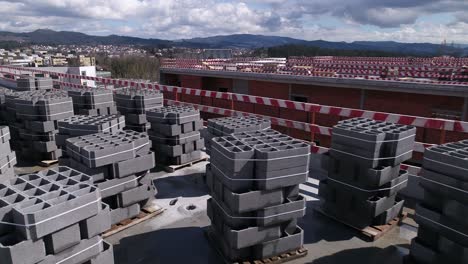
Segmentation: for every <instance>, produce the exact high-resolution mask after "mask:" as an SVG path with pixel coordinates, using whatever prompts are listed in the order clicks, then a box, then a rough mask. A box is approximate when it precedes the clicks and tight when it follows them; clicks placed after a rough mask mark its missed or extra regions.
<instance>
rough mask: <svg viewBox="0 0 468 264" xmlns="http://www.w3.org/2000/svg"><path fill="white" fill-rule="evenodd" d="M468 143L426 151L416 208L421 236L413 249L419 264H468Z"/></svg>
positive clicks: (448, 145) (411, 255) (414, 258)
mask: <svg viewBox="0 0 468 264" xmlns="http://www.w3.org/2000/svg"><path fill="white" fill-rule="evenodd" d="M467 172H468V140H464V141H460V142H455V143H448V144H444V145H440V146H434V147H430V148H428V149H426V150H425V152H424V162H423V170H422V175H421V177H420V185H421V186H422V188H423V189H424V199H423V200H422V203H421V204H419V205H418V206H417V207H416V218H415V220H416V222H417V223H418V224H419V228H418V236H417V237H416V238H414V239H413V241H412V243H411V248H410V257H411V259H412V260H413V261H414V262H415V263H418V264H436V263H437V264H439V263H446V264H462V263H468V222H467V217H468V207H467V204H468V173H467Z"/></svg>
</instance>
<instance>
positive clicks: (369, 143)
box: [332, 118, 416, 159]
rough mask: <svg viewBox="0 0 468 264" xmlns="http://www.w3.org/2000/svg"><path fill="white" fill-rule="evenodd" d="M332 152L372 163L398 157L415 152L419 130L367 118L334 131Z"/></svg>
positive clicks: (356, 119) (346, 122)
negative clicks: (346, 153)
mask: <svg viewBox="0 0 468 264" xmlns="http://www.w3.org/2000/svg"><path fill="white" fill-rule="evenodd" d="M332 133H333V138H332V148H335V143H336V147H337V149H340V148H341V147H342V146H348V147H349V148H346V149H343V150H344V151H349V150H350V149H351V152H350V153H351V154H355V155H360V156H363V157H366V158H369V159H375V158H382V157H395V156H399V155H402V154H403V153H406V152H409V151H411V150H412V149H413V144H414V139H415V136H416V128H415V127H413V126H406V125H398V124H392V123H388V122H381V121H375V120H372V119H366V118H352V119H348V120H343V121H340V122H339V123H338V125H336V126H334V127H333V131H332Z"/></svg>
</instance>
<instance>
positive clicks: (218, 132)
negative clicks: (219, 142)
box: [207, 116, 271, 137]
mask: <svg viewBox="0 0 468 264" xmlns="http://www.w3.org/2000/svg"><path fill="white" fill-rule="evenodd" d="M207 127H208V131H209V132H210V133H211V134H213V135H214V136H217V137H222V136H227V135H230V134H233V133H240V132H248V131H258V130H264V129H268V128H270V127H271V122H270V121H268V120H265V119H261V118H257V117H241V116H238V117H222V118H213V119H209V120H208V126H207Z"/></svg>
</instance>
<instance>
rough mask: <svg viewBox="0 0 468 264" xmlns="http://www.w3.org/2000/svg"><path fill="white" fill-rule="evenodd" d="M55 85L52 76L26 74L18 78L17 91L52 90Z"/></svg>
mask: <svg viewBox="0 0 468 264" xmlns="http://www.w3.org/2000/svg"><path fill="white" fill-rule="evenodd" d="M53 85H54V84H53V80H52V78H48V77H30V76H25V77H21V78H18V79H16V90H17V91H34V90H52V89H53V88H54V87H53Z"/></svg>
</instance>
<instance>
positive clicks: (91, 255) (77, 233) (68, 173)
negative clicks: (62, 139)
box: [0, 167, 114, 264]
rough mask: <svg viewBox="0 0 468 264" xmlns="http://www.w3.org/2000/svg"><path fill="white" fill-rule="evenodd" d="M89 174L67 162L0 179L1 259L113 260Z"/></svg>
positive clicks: (48, 262)
mask: <svg viewBox="0 0 468 264" xmlns="http://www.w3.org/2000/svg"><path fill="white" fill-rule="evenodd" d="M91 183H92V179H91V178H90V177H89V176H87V175H85V174H82V173H80V172H77V171H75V170H72V169H70V168H67V167H57V168H54V169H50V170H45V171H41V172H38V173H35V174H28V175H22V176H18V177H17V178H14V179H12V180H10V181H9V182H7V183H4V184H0V221H1V224H0V262H1V263H2V264H57V263H67V264H80V263H103V264H104V263H105V264H112V263H114V259H113V249H112V246H111V245H110V244H107V243H106V242H104V241H103V240H102V237H101V233H102V232H104V231H106V230H108V229H109V228H110V227H111V221H110V212H109V207H108V206H107V205H106V204H103V203H101V194H100V192H99V189H97V188H96V187H94V186H91V185H90V184H91Z"/></svg>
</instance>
